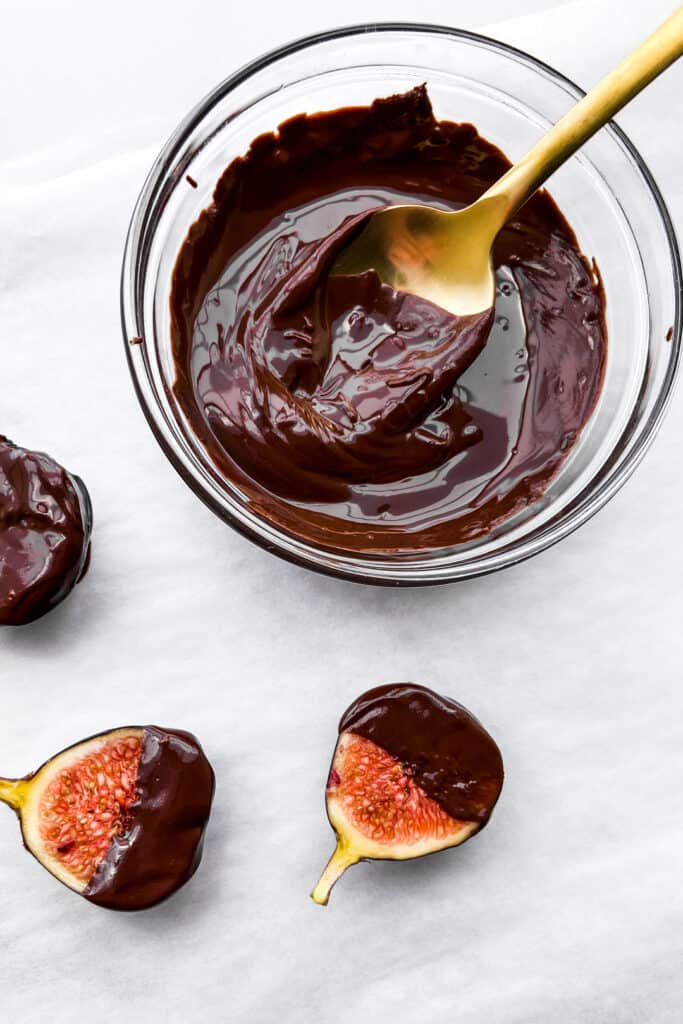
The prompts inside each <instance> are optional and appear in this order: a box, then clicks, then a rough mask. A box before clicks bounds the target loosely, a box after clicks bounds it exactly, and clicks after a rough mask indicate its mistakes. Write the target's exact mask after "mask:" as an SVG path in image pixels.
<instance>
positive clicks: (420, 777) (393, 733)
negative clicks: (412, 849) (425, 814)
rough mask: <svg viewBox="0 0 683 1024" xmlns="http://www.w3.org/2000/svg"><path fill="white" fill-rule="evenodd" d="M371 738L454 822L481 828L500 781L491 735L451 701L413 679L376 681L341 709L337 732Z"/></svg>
mask: <svg viewBox="0 0 683 1024" xmlns="http://www.w3.org/2000/svg"><path fill="white" fill-rule="evenodd" d="M347 731H349V732H353V733H357V734H358V735H359V736H364V737H365V738H366V739H368V740H372V742H373V743H376V744H377V746H379V747H382V748H383V749H384V750H386V751H387V752H388V753H389V754H391V755H392V756H393V757H395V758H397V759H398V760H399V761H400V762H401V764H402V765H403V766H404V768H407V769H408V770H409V772H410V774H411V775H412V776H413V778H414V779H415V782H416V783H417V784H418V785H419V786H420V787H421V788H422V789H423V790H424V792H425V793H426V794H427V796H429V797H431V799H432V800H435V801H436V803H438V804H439V806H440V807H442V808H443V810H444V811H446V813H447V814H450V816H451V817H452V818H456V819H457V820H459V821H476V822H478V823H479V825H480V827H483V826H484V825H485V824H486V822H487V821H488V819H489V817H490V815H491V811H492V810H493V808H494V806H495V804H496V801H497V800H498V797H499V795H500V791H501V789H502V786H503V759H502V756H501V753H500V750H499V749H498V746H497V745H496V742H495V740H494V739H493V738H492V737H491V736H490V735H489V734H488V732H487V731H486V729H484V727H483V725H481V723H480V722H478V721H477V719H476V718H475V717H474V715H471V714H470V712H469V711H468V710H467V709H466V708H464V707H463V706H462V705H461V704H458V703H457V701H454V700H450V699H449V698H448V697H442V696H441V695H440V694H438V693H434V691H433V690H429V689H427V687H425V686H419V685H417V684H416V683H395V684H389V685H387V686H377V687H375V688H374V689H372V690H368V691H367V693H364V694H362V696H360V697H359V698H358V699H357V700H355V701H354V702H353V704H352V705H351V706H350V707H349V708H347V710H346V711H345V712H344V714H343V715H342V718H341V721H340V723H339V732H340V733H343V732H347Z"/></svg>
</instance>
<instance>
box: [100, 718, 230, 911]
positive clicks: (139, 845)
mask: <svg viewBox="0 0 683 1024" xmlns="http://www.w3.org/2000/svg"><path fill="white" fill-rule="evenodd" d="M136 785H137V791H138V797H137V800H136V801H135V803H134V804H132V806H131V808H130V821H129V824H128V826H127V827H126V829H125V831H124V832H123V833H122V834H121V835H120V836H115V837H114V839H112V843H111V846H110V848H109V850H108V852H107V854H106V856H105V857H104V859H103V860H102V861H101V862H100V864H99V865H98V867H97V870H96V871H95V874H94V875H93V877H92V879H91V880H90V883H89V884H88V886H87V888H86V889H85V890H84V892H83V895H84V896H85V897H86V899H88V900H90V901H91V902H92V903H97V904H99V905H100V906H102V907H109V908H110V909H112V910H143V909H145V908H146V907H151V906H153V905H154V904H155V903H159V902H160V901H161V900H164V899H166V897H167V896H170V895H171V894H172V893H174V892H175V891H176V889H179V888H180V886H181V885H184V884H185V882H187V881H188V879H190V878H191V877H192V875H193V874H194V873H195V871H196V870H197V867H198V866H199V862H200V860H201V855H202V843H203V838H204V829H205V827H206V823H207V821H208V819H209V814H210V812H211V802H212V800H213V792H214V774H213V769H212V768H211V765H210V764H209V762H208V760H207V758H206V756H205V754H204V751H203V750H202V748H201V746H200V744H199V741H198V740H197V739H196V737H195V736H193V735H192V734H191V733H189V732H180V731H175V730H168V729H160V728H159V727H158V726H155V725H150V726H146V727H145V730H144V735H143V742H142V753H141V755H140V763H139V766H138V777H137V783H136Z"/></svg>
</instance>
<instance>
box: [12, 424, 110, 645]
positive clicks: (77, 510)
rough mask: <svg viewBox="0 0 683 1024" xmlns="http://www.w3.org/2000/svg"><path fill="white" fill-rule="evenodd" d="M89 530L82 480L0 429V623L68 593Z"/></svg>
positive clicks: (81, 566)
mask: <svg viewBox="0 0 683 1024" xmlns="http://www.w3.org/2000/svg"><path fill="white" fill-rule="evenodd" d="M91 533H92V507H91V504H90V498H89V496H88V492H87V490H86V487H85V484H84V483H83V481H82V480H80V479H79V478H78V477H77V476H74V475H73V474H71V473H69V472H67V470H65V469H63V467H62V466H60V465H59V463H57V462H55V461H54V459H51V458H50V457H49V456H48V455H44V454H43V453H42V452H32V451H28V450H27V449H26V448H19V447H18V446H17V445H15V444H12V442H11V441H9V440H8V439H7V438H6V437H3V436H2V435H0V626H1V625H5V626H23V625H25V624H27V623H29V622H33V621H34V620H35V619H39V618H40V617H41V616H42V615H45V613H46V612H48V611H50V609H51V608H54V607H55V605H57V604H59V603H60V601H63V600H64V598H65V597H67V596H68V594H70V593H71V591H72V590H73V588H74V587H75V586H76V584H77V583H78V582H79V580H81V579H82V578H83V576H84V575H85V572H86V571H87V568H88V562H89V559H90V536H91Z"/></svg>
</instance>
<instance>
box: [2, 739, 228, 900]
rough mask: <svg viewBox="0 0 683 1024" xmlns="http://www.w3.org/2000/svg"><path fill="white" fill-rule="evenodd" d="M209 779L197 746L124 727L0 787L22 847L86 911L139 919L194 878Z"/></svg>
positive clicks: (210, 786)
mask: <svg viewBox="0 0 683 1024" xmlns="http://www.w3.org/2000/svg"><path fill="white" fill-rule="evenodd" d="M213 792H214V774H213V770H212V768H211V765H210V764H209V762H208V760H207V758H206V756H205V754H204V752H203V750H202V748H201V746H200V744H199V742H198V740H197V739H196V738H195V737H194V736H193V735H192V734H191V733H188V732H181V731H177V730H169V729H161V728H159V727H158V726H153V725H149V726H127V727H124V728H120V729H112V730H111V731H109V732H104V733H100V734H98V735H97V736H92V737H90V738H89V739H87V740H83V741H82V742H80V743H76V744H75V745H74V746H71V747H68V748H67V749H66V750H63V751H61V753H59V754H56V755H55V756H54V757H52V758H50V760H49V761H46V762H45V764H44V765H42V767H40V768H39V769H38V771H36V772H34V773H33V774H32V775H29V776H26V777H25V778H23V779H0V800H2V801H4V802H5V803H7V804H9V806H10V807H12V808H14V810H15V811H16V813H17V815H18V817H19V821H20V824H21V831H22V836H23V840H24V845H25V846H26V848H27V849H28V850H29V851H30V852H31V853H32V854H33V856H34V857H35V858H36V859H37V860H38V861H39V862H40V863H41V864H42V865H43V867H44V868H46V869H47V871H49V872H50V873H51V874H52V875H54V876H55V878H58V879H59V880H60V882H63V883H64V884H65V885H67V886H68V887H69V888H70V889H73V890H74V892H77V893H79V894H80V895H81V896H84V897H85V898H86V899H88V900H90V901H91V902H92V903H97V904H99V905H100V906H103V907H109V908H110V909H112V910H143V909H145V908H146V907H151V906H153V905H154V904H156V903H159V902H160V901H161V900H164V899H166V897H167V896H170V895H171V894H172V893H174V892H175V891H176V890H177V889H179V888H180V887H181V886H182V885H184V884H185V882H187V881H188V879H189V878H191V877H192V875H193V874H194V872H195V871H196V869H197V867H198V865H199V861H200V859H201V852H202V842H203V838H204V830H205V827H206V824H207V822H208V819H209V814H210V811H211V802H212V799H213Z"/></svg>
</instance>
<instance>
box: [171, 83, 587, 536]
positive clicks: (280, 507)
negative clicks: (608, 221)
mask: <svg viewBox="0 0 683 1024" xmlns="http://www.w3.org/2000/svg"><path fill="white" fill-rule="evenodd" d="M509 166H510V163H509V161H508V160H507V159H506V158H505V157H504V156H503V154H502V153H501V152H500V151H499V150H497V149H496V147H495V146H493V145H491V143H489V142H487V141H486V140H485V139H483V138H482V137H481V136H480V135H479V134H478V133H477V130H476V128H474V127H473V126H472V125H469V124H455V123H453V122H449V121H437V119H436V118H435V116H434V114H433V111H432V107H431V103H430V100H429V97H428V94H427V90H426V88H425V86H417V87H415V88H414V89H413V90H411V91H409V92H407V93H404V94H402V95H396V96H393V97H389V98H386V99H379V100H376V101H375V102H374V103H372V104H371V105H369V106H366V107H349V108H342V109H339V110H336V111H331V112H326V113H319V114H314V115H311V116H307V115H300V116H298V117H294V118H292V119H290V120H289V121H287V122H286V123H284V124H282V125H280V127H279V129H278V130H277V131H276V132H271V133H268V134H265V135H262V136H260V137H259V138H258V139H256V140H255V141H254V142H253V143H252V145H251V147H250V148H249V151H248V152H247V153H246V155H245V156H243V157H238V158H237V159H236V160H234V161H233V162H232V163H231V164H230V166H229V167H228V168H227V169H226V170H225V171H224V173H223V175H222V176H221V178H220V180H219V182H218V184H217V185H216V189H215V191H214V197H213V202H212V204H211V205H210V206H209V207H208V208H207V209H206V210H205V211H204V212H203V213H202V214H201V216H200V217H199V218H198V219H197V221H196V222H195V223H194V224H193V225H192V227H191V228H190V230H189V232H188V235H187V237H186V239H185V241H184V243H183V245H182V247H181V250H180V253H179V255H178V260H177V263H176V268H175V272H174V276H173V286H172V291H171V326H172V338H173V346H174V355H175V359H176V383H175V394H176V397H177V399H178V401H179V403H180V405H181V406H182V408H183V410H184V412H185V414H186V415H187V417H188V419H189V420H190V421H191V422H192V423H193V427H194V430H195V431H196V433H197V435H198V436H201V437H202V439H203V442H204V444H205V446H206V448H207V450H208V451H209V452H210V454H211V457H212V458H213V459H214V461H215V462H216V464H217V465H218V466H219V467H220V468H221V470H222V471H223V472H224V473H225V474H226V475H227V476H229V477H230V478H232V479H233V480H234V481H235V483H236V484H238V485H239V486H240V487H242V488H243V489H244V490H246V491H248V492H249V493H250V494H251V496H252V501H253V502H254V503H256V504H258V505H259V507H260V508H261V510H262V512H263V514H264V515H266V516H268V517H269V518H271V519H272V520H274V521H275V522H277V523H278V524H279V525H281V526H282V527H283V528H284V529H287V530H289V531H291V532H292V533H295V534H297V535H298V536H301V537H303V538H304V539H306V540H309V541H311V542H313V543H319V544H329V545H332V546H335V547H339V548H345V549H350V550H360V551H363V552H373V551H377V550H388V551H397V550H415V549H422V548H443V547H448V546H452V545H456V544H462V543H466V542H467V541H471V540H473V539H476V538H477V537H481V536H485V535H486V534H487V533H489V532H490V530H491V529H492V528H494V527H496V526H498V525H499V524H500V523H502V522H503V521H504V520H505V519H506V518H508V517H509V516H510V515H513V514H514V513H515V512H518V511H519V510H520V509H522V508H524V507H525V506H526V505H528V504H529V503H531V502H534V501H536V500H538V499H539V498H540V497H542V495H543V493H544V491H545V489H546V488H547V486H548V484H549V482H550V480H551V479H552V478H553V476H554V475H555V474H556V472H557V470H558V469H559V467H560V465H561V463H562V461H563V460H564V458H566V456H567V454H568V453H569V451H570V450H571V448H572V446H573V445H574V444H575V443H576V440H577V438H578V437H579V435H580V433H581V430H582V429H583V427H584V426H585V424H586V422H587V421H588V419H589V417H590V414H591V412H592V410H593V407H594V405H595V402H596V400H597V397H598V395H599V391H600V386H601V383H602V378H603V370H604V365H605V359H606V345H607V338H606V327H605V304H604V293H603V289H602V284H601V281H600V277H599V274H598V273H597V269H596V268H595V266H591V264H590V262H589V261H588V259H587V258H586V257H585V256H584V255H583V254H582V253H581V251H580V249H579V247H578V243H577V241H576V238H575V236H574V234H573V232H572V230H571V228H570V227H569V225H568V223H567V221H566V220H565V219H564V217H563V216H562V214H561V212H560V211H559V209H558V208H557V206H556V205H555V203H554V202H553V200H552V199H551V198H550V197H549V196H548V195H547V194H546V193H543V192H540V193H537V194H536V195H535V196H534V197H532V199H531V200H530V201H529V202H528V203H527V204H526V206H525V207H524V208H523V209H522V210H521V211H520V212H519V213H518V214H517V215H516V216H515V217H514V218H513V219H512V220H511V222H510V223H509V225H507V226H506V228H505V229H504V230H503V231H502V232H501V233H500V235H499V237H498V239H497V241H496V245H495V247H494V253H493V257H494V264H495V266H496V269H497V272H498V288H499V294H500V296H501V297H502V296H503V295H505V296H506V298H512V301H511V302H509V303H506V308H508V306H509V307H510V308H509V315H505V314H503V313H502V312H500V306H501V305H502V303H497V315H495V316H494V314H493V312H491V313H489V312H487V313H485V314H482V315H480V316H479V317H463V318H458V317H454V316H452V315H450V314H448V313H446V312H445V311H444V310H441V309H439V308H438V307H436V306H433V305H432V304H431V303H429V302H426V301H425V300H421V299H419V298H417V297H415V296H411V295H406V294H401V293H400V292H395V291H394V290H393V289H392V288H389V287H388V286H386V285H382V284H381V282H380V280H379V278H378V276H377V274H375V273H372V272H371V273H368V274H364V275H358V276H348V277H329V276H328V270H329V267H330V265H331V263H332V262H333V259H334V255H335V253H336V252H338V251H339V249H340V248H341V247H342V246H343V244H344V241H345V239H346V238H347V237H348V236H349V235H350V234H351V233H352V232H354V231H356V230H358V227H359V225H360V224H361V223H362V220H363V217H364V215H365V214H367V212H368V211H372V210H373V209H376V208H377V207H378V206H386V205H390V204H392V203H394V204H401V203H411V202H419V201H424V202H425V203H438V204H439V205H440V206H441V207H442V208H445V209H457V208H461V207H463V206H465V205H467V204H469V203H471V202H473V201H474V200H475V199H476V198H478V197H479V196H480V195H481V194H482V193H483V192H485V191H486V189H487V188H488V187H489V186H490V185H491V184H492V183H493V182H494V181H496V180H497V179H498V178H500V177H501V176H502V174H504V172H505V171H506V170H507V169H508V167H509ZM492 327H493V328H494V329H493V330H491V328H492ZM484 346H485V348H484ZM484 351H485V352H486V358H485V359H484V358H481V357H482V356H483V354H484Z"/></svg>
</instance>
